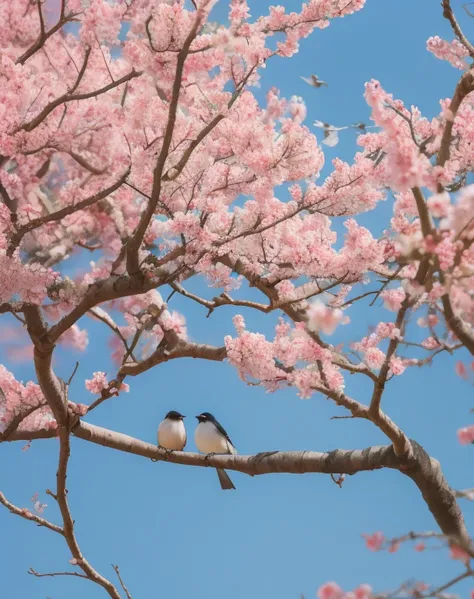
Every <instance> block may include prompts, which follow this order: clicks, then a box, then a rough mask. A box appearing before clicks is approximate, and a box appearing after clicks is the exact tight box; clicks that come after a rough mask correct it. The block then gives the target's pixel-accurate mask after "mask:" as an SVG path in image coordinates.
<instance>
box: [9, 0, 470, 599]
mask: <svg viewBox="0 0 474 599" xmlns="http://www.w3.org/2000/svg"><path fill="white" fill-rule="evenodd" d="M226 4H227V3H226V2H223V1H221V3H220V7H218V8H217V10H216V17H217V18H220V17H222V16H223V15H224V14H225V11H224V10H223V8H224V7H225V5H226ZM269 4H270V3H269V2H267V0H265V1H263V0H255V1H253V2H250V6H251V12H252V15H253V16H257V15H258V14H260V13H261V12H264V10H265V7H266V6H267V5H269ZM284 4H286V5H287V6H288V7H289V8H293V5H296V2H290V1H287V2H284ZM298 4H299V3H298ZM461 5H462V2H461V1H460V0H456V1H453V7H454V8H455V9H456V10H458V13H459V14H460V16H461V17H462V14H461V12H462V8H461ZM461 21H462V22H463V24H464V25H465V27H466V33H467V34H468V35H469V33H471V31H472V30H473V25H474V21H472V20H469V19H461ZM431 35H440V36H441V37H445V38H447V39H451V38H452V36H451V32H450V30H449V27H448V25H447V24H446V23H445V21H444V20H443V19H442V15H441V8H440V6H439V2H433V1H432V0H417V1H416V2H414V1H413V0H385V1H384V2H376V1H375V0H368V1H367V6H366V8H365V9H364V10H362V11H361V12H359V13H357V14H356V15H353V16H350V17H346V18H344V19H340V20H336V21H333V22H332V24H331V26H330V27H329V28H328V29H326V30H324V31H316V32H315V33H314V34H313V35H312V36H311V37H310V38H309V39H308V40H305V41H303V43H302V44H301V49H300V52H299V54H298V55H296V56H295V57H294V58H292V59H290V60H279V59H277V60H273V61H270V62H269V64H268V67H267V69H266V70H265V71H264V72H263V78H262V84H261V90H259V91H257V95H258V96H259V97H260V98H262V97H263V96H264V94H265V93H266V92H267V90H268V88H269V87H271V86H274V85H276V86H277V87H279V88H280V90H281V92H282V95H285V96H287V97H289V96H291V95H293V94H296V95H302V96H304V97H305V99H306V101H307V105H308V120H307V123H308V125H310V124H311V123H312V121H313V120H314V119H315V118H318V119H321V120H326V121H329V122H331V123H334V124H336V125H343V124H348V123H352V122H354V121H358V120H365V119H367V118H368V116H369V111H368V108H367V106H366V104H365V101H364V99H363V91H364V83H365V82H366V81H368V80H370V79H371V78H376V79H378V80H379V81H380V82H381V83H382V85H383V86H384V87H385V89H387V90H388V91H390V92H391V93H393V94H394V96H395V97H399V98H401V99H403V100H404V101H405V103H406V104H407V105H410V104H415V105H417V106H418V107H420V108H421V110H422V111H423V112H424V113H425V114H426V115H427V116H433V115H434V114H435V113H437V112H438V108H439V104H438V100H439V99H440V98H445V97H448V96H451V95H452V91H453V89H454V86H455V83H456V80H457V77H458V76H459V73H458V72H456V70H455V69H453V68H452V67H450V66H449V65H448V64H447V63H443V62H440V61H438V60H437V59H435V58H434V57H433V56H432V55H431V54H429V53H428V52H427V51H426V49H425V44H426V40H427V38H428V37H430V36H431ZM312 72H315V73H316V74H318V75H319V76H320V77H321V78H322V79H324V80H326V81H328V83H329V88H327V89H326V88H322V89H320V90H314V89H312V88H310V87H309V86H307V85H306V84H305V83H304V82H303V81H302V80H301V79H300V77H299V76H300V75H309V74H310V73H312ZM345 133H346V135H344V136H343V137H342V141H341V143H340V144H339V146H337V147H336V148H326V147H325V146H323V148H324V151H325V154H326V163H327V167H326V168H325V171H324V172H325V173H327V172H329V169H330V161H331V159H332V158H334V157H336V156H340V157H342V158H344V159H346V160H350V158H351V156H352V155H353V153H354V150H355V139H356V135H355V133H354V132H352V131H347V132H345ZM391 208H392V202H391V201H390V200H387V202H385V203H384V204H383V205H381V206H380V208H379V209H377V210H376V211H375V212H374V213H370V214H367V215H363V216H362V217H361V218H360V219H358V220H359V222H362V223H363V224H364V225H366V226H370V227H371V228H373V229H375V230H376V231H379V230H381V229H383V228H384V226H385V222H386V217H387V215H388V214H389V213H390V211H391ZM337 229H338V230H341V229H340V224H338V225H337ZM71 265H72V267H74V262H71ZM189 288H190V289H199V290H201V289H202V285H200V284H199V283H192V284H190V285H189ZM163 294H164V295H165V297H166V296H167V295H168V294H167V293H166V292H163ZM170 308H172V309H177V310H180V311H182V312H183V313H184V314H185V315H186V318H187V321H188V330H189V332H190V335H191V337H192V338H193V339H194V340H199V341H202V342H209V343H214V344H221V343H222V339H223V336H224V335H226V334H232V333H233V327H232V323H231V317H232V315H233V314H234V313H235V312H234V311H233V310H232V309H231V308H230V307H223V308H220V309H219V310H216V311H215V312H214V314H213V315H212V317H211V318H210V319H206V317H205V316H206V311H205V309H204V308H202V309H201V307H199V306H196V305H194V304H192V303H190V302H188V301H186V300H184V298H177V297H176V296H174V297H173V299H172V300H171V302H170ZM242 313H243V314H244V316H245V318H246V321H247V323H248V326H249V328H251V329H252V330H259V331H262V332H265V333H267V334H269V335H271V334H272V330H273V326H274V322H275V319H274V317H267V318H266V317H263V316H262V315H261V314H253V313H251V312H248V311H243V312H242ZM380 314H381V312H380V311H379V310H378V309H371V310H368V309H367V308H366V307H364V306H361V307H360V308H357V310H355V311H354V312H353V314H352V320H353V322H352V324H351V325H349V327H350V328H349V327H346V328H345V331H344V335H345V336H346V337H349V336H351V337H360V336H362V335H363V334H364V333H365V331H366V330H367V327H368V326H370V325H374V324H376V323H377V320H378V318H379V317H380ZM354 316H355V318H354ZM88 328H89V330H90V332H91V339H93V342H92V343H91V344H90V346H89V349H88V351H87V352H86V353H85V354H84V355H81V356H78V355H76V354H74V353H72V352H69V351H66V350H64V349H62V348H59V349H58V351H57V354H58V355H57V361H56V369H57V372H58V374H59V375H60V376H62V377H63V378H67V377H68V375H69V373H70V372H71V371H72V368H73V366H74V362H75V360H76V359H79V360H80V367H79V371H78V373H77V375H76V377H75V380H74V382H73V386H72V389H71V398H72V399H73V400H74V401H77V402H84V403H90V401H91V399H92V396H91V395H90V394H89V393H88V392H87V391H86V390H85V388H84V382H83V381H84V379H85V378H89V377H90V376H91V374H92V372H93V371H95V370H104V371H107V372H108V373H109V374H113V372H114V369H113V367H112V365H111V363H110V360H109V358H108V354H109V349H108V346H107V340H108V333H107V331H105V330H104V328H103V327H102V326H100V323H89V324H88ZM0 358H1V359H2V361H3V362H4V363H5V364H7V366H9V367H10V368H11V369H12V370H13V371H14V372H15V374H16V375H17V377H18V378H19V379H22V380H25V381H26V380H28V379H31V378H33V379H34V374H33V371H32V368H31V365H29V364H26V365H18V364H11V363H10V362H9V360H8V356H7V354H6V352H5V348H3V349H2V354H1V355H0ZM454 362H455V360H454V359H453V358H443V359H441V360H439V361H438V362H437V363H436V365H435V366H434V367H432V368H428V369H424V370H413V371H409V372H407V374H406V375H404V376H402V377H399V378H395V379H394V380H393V381H392V382H391V383H390V384H389V385H388V389H387V392H386V395H385V398H384V404H383V405H384V407H385V409H386V411H387V412H388V413H389V415H390V416H391V417H392V418H393V419H394V420H395V421H396V422H397V423H398V424H399V425H401V426H402V428H404V430H405V431H406V432H407V434H408V435H409V436H410V437H413V438H415V439H417V440H418V441H419V442H420V443H421V444H422V445H424V446H425V448H426V449H427V450H428V451H429V452H430V453H431V454H432V455H433V456H434V457H435V458H437V459H438V460H440V462H441V464H442V465H443V468H444V472H445V474H446V476H447V478H448V480H449V482H450V484H451V485H452V486H453V487H455V488H464V487H468V486H472V479H471V478H470V477H469V476H468V475H466V473H468V472H472V457H473V456H472V449H471V448H470V447H467V448H466V447H461V446H460V445H459V444H458V443H457V440H456V430H457V429H458V428H459V427H461V426H463V425H465V424H467V423H469V421H470V418H471V417H470V415H469V409H470V408H471V407H472V403H471V402H469V396H470V395H471V396H472V388H471V387H469V386H468V385H467V384H466V383H463V382H462V381H461V380H460V379H459V378H457V377H456V376H455V375H454ZM129 382H130V384H131V390H130V393H129V394H124V395H122V396H121V397H120V398H118V399H114V400H111V401H109V402H108V403H105V404H103V405H102V406H101V407H100V408H98V409H97V410H96V411H95V412H94V413H93V414H92V415H91V416H90V417H89V418H88V420H90V422H93V423H95V424H98V425H102V426H106V427H108V428H111V429H114V430H117V431H120V432H124V433H127V434H129V435H132V436H135V437H138V438H140V439H143V440H145V441H148V442H151V443H154V442H155V439H156V427H157V424H158V422H159V421H160V420H161V418H162V417H163V415H164V414H165V413H166V412H167V411H168V410H170V409H177V410H180V411H181V412H183V413H184V414H186V415H188V416H189V418H188V419H187V421H186V423H187V425H188V427H189V438H190V442H189V445H188V448H189V449H190V450H194V442H193V429H194V425H195V424H194V422H195V421H194V419H193V416H194V415H195V414H198V413H200V412H201V411H204V410H207V411H210V412H212V413H214V414H215V415H216V417H217V418H218V419H219V420H220V421H221V422H222V423H223V424H224V426H225V427H226V428H227V430H228V432H229V434H230V436H231V438H232V439H233V441H234V443H235V445H236V446H237V448H238V450H239V451H240V452H241V453H254V452H258V451H266V450H274V449H279V450H298V449H312V450H317V451H325V450H331V449H334V448H337V447H340V448H347V449H352V448H363V447H366V446H368V445H371V444H384V443H385V439H384V437H383V436H382V434H381V433H380V432H379V431H378V430H377V429H375V428H374V427H373V426H372V425H370V424H369V423H367V422H358V421H353V420H330V417H331V416H333V415H337V414H342V413H343V412H342V411H341V409H340V408H337V407H335V406H334V405H333V404H332V403H331V402H329V401H328V400H326V399H324V398H322V397H320V396H315V397H313V398H312V399H310V400H304V401H302V400H300V399H299V398H298V397H297V396H296V393H295V391H294V390H291V389H290V390H284V391H280V392H278V393H276V394H272V395H269V394H266V393H265V392H264V391H263V390H261V389H258V388H253V387H247V386H245V385H244V384H243V383H241V382H240V380H239V379H238V377H237V374H236V372H235V371H234V370H233V369H232V368H231V367H230V366H229V365H227V364H213V363H206V362H197V361H193V360H186V361H184V360H181V361H176V362H172V363H169V364H164V365H161V366H160V367H158V368H155V369H154V370H152V371H150V372H147V373H145V374H144V375H141V376H140V377H138V378H136V379H131V380H130V381H129ZM348 390H349V392H350V393H351V394H352V395H353V396H354V397H356V398H357V399H359V400H361V401H367V399H368V397H369V395H368V394H369V388H368V386H367V384H366V383H365V381H363V380H359V378H358V377H351V378H350V380H349V381H348ZM22 445H23V444H22V443H16V444H5V445H3V446H2V447H1V456H2V457H1V459H0V481H1V484H0V488H1V490H2V491H3V492H4V493H5V494H6V496H7V497H8V498H9V499H11V500H12V501H13V502H14V503H16V504H18V505H20V506H29V505H30V504H29V498H30V497H31V496H32V495H33V494H34V493H35V492H39V493H40V498H41V499H42V500H43V501H45V502H46V503H48V504H49V507H48V508H47V510H46V517H48V518H49V519H51V520H52V521H55V522H59V517H58V513H57V509H56V507H55V506H54V505H53V501H52V500H51V498H50V497H47V496H45V494H44V491H45V489H47V488H48V487H50V488H54V486H55V471H56V465H57V449H58V444H57V442H56V441H55V440H48V441H37V442H34V443H33V444H32V447H31V449H30V450H29V451H27V452H22V451H20V449H21V447H22ZM232 478H233V480H234V482H235V484H236V486H237V490H236V491H235V492H232V493H230V492H229V493H223V492H221V491H220V489H219V487H218V482H217V477H216V475H215V472H214V471H213V470H212V469H206V470H204V469H193V468H187V467H184V466H179V465H172V464H165V463H159V464H158V463H152V462H151V461H150V460H145V459H143V458H139V457H137V456H130V455H126V454H122V453H118V452H114V451H112V450H109V449H106V448H102V447H99V446H95V445H92V444H88V443H86V442H84V441H81V440H80V439H73V440H72V453H71V461H70V469H69V477H68V489H69V500H70V504H71V509H72V513H73V516H74V518H75V521H76V527H77V537H78V540H79V543H80V545H81V547H82V549H83V552H84V554H85V555H86V557H87V558H88V559H89V560H90V561H91V563H92V564H93V565H94V566H95V567H96V568H97V569H98V570H99V571H100V572H101V573H103V574H104V575H106V576H108V577H111V578H112V579H114V573H113V571H112V569H111V566H110V564H112V563H114V564H118V565H119V567H120V568H121V572H122V575H123V577H124V579H125V581H126V584H127V585H128V586H129V588H130V590H131V592H132V594H133V596H134V598H135V599H140V598H145V597H146V598H147V599H149V598H152V597H166V598H167V599H182V598H184V597H190V596H192V597H195V598H197V599H222V598H223V597H224V598H225V599H241V598H243V597H246V598H253V597H259V598H264V599H266V598H268V599H270V598H271V599H291V598H298V597H299V595H300V593H302V592H303V593H305V595H306V596H307V597H314V593H315V591H316V590H317V588H318V587H319V585H321V584H322V583H324V582H326V581H328V580H335V581H337V582H338V583H339V584H340V585H341V586H342V587H343V588H344V589H345V590H351V589H353V588H354V587H356V586H357V585H359V584H360V583H363V582H368V583H370V584H371V585H372V586H373V588H374V589H375V590H376V591H388V590H391V589H394V588H396V587H398V585H399V584H400V583H401V582H403V581H405V580H407V579H412V578H416V579H418V580H424V581H425V582H428V583H433V584H438V583H439V584H441V583H443V582H445V581H446V580H448V579H449V578H450V577H452V576H455V575H456V574H457V573H459V572H460V571H461V567H460V565H459V564H458V563H456V562H453V561H451V560H450V559H449V557H448V555H447V551H445V550H441V551H427V552H425V553H422V554H419V553H416V552H415V551H414V550H413V549H412V548H411V547H409V546H408V545H407V546H405V547H402V549H400V551H399V552H398V553H397V554H395V555H390V554H388V553H385V552H384V553H376V554H373V553H370V552H369V551H367V550H366V549H365V547H364V543H363V540H362V539H361V536H360V535H361V533H364V532H365V533H371V532H374V531H377V530H382V531H384V533H385V534H386V535H388V536H396V535H401V534H403V533H405V532H407V531H409V530H415V531H417V530H418V531H419V530H430V529H436V524H435V522H434V520H433V518H432V516H431V514H430V513H429V511H428V509H427V507H426V505H425V504H424V502H423V501H422V498H421V496H420V494H419V492H418V490H417V488H416V487H415V486H414V484H413V483H412V482H411V481H410V480H409V479H408V478H405V477H403V476H401V475H400V474H399V473H396V472H392V471H378V472H374V473H362V474H357V475H355V476H353V477H348V478H347V480H346V482H345V484H344V486H343V488H342V489H340V488H338V487H337V486H336V485H335V484H334V483H333V482H332V481H331V479H330V478H329V477H326V476H323V475H304V476H295V475H270V476H264V477H255V478H250V477H248V476H245V475H242V474H239V473H233V475H232ZM462 506H463V508H464V513H465V516H466V519H467V523H468V526H472V525H473V524H474V521H473V516H474V512H473V507H472V506H471V505H470V504H469V503H466V502H464V503H463V504H462ZM0 530H1V531H2V542H1V543H0V579H1V581H2V584H1V587H2V591H3V593H2V594H3V595H4V596H5V597H6V598H8V599H26V598H28V599H43V598H46V597H50V598H51V599H63V598H66V597H67V598H68V599H83V597H84V596H87V597H88V599H96V598H97V599H99V598H100V597H105V596H106V595H105V593H104V591H103V590H102V589H101V588H99V587H96V586H95V585H93V584H91V583H89V582H88V581H82V580H75V579H71V578H55V579H50V578H46V579H41V580H40V579H36V578H33V577H31V576H28V575H27V574H26V571H27V569H28V567H29V566H32V567H33V568H35V569H36V570H38V571H40V572H51V571H64V570H68V569H70V566H69V564H68V560H69V558H70V555H69V554H68V551H67V548H66V546H65V543H64V542H63V541H62V539H61V538H60V537H59V536H57V535H55V534H54V533H52V532H50V531H47V530H43V529H41V528H37V527H36V526H34V525H32V524H31V523H30V522H27V521H24V520H22V519H20V518H17V517H15V516H12V515H10V514H9V513H8V511H7V510H5V509H0ZM456 590H457V591H458V592H460V593H461V595H462V596H467V593H468V591H470V590H471V585H470V584H466V585H464V586H463V584H460V585H459V586H458V587H457V589H456Z"/></svg>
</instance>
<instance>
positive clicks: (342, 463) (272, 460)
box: [9, 421, 470, 548]
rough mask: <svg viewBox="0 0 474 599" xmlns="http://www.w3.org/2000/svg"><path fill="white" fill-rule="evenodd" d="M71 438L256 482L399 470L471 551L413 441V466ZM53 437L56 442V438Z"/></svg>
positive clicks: (96, 430) (355, 453)
mask: <svg viewBox="0 0 474 599" xmlns="http://www.w3.org/2000/svg"><path fill="white" fill-rule="evenodd" d="M72 434H73V435H75V436H76V437H79V438H80V439H83V440H85V441H90V442H91V443H96V444H97V445H102V446H104V447H109V448H111V449H116V450H118V451H124V452H127V453H133V454H134V455H139V456H142V457H146V458H151V459H154V460H157V461H169V462H173V463H175V464H181V465H185V466H197V467H206V466H211V467H214V468H224V469H226V470H234V471H237V472H242V473H244V474H249V475H251V476H256V475H260V474H271V473H288V474H304V473H310V472H312V473H324V474H331V473H332V474H355V473H357V472H363V471H369V470H377V469H380V468H390V469H394V470H399V471H400V472H401V473H402V474H404V475H406V476H408V477H409V478H411V479H412V480H413V481H414V483H415V484H416V486H417V487H418V488H419V490H420V492H421V493H422V495H423V498H424V500H425V502H426V504H427V506H428V508H429V510H430V511H431V513H432V514H433V516H434V518H435V520H436V522H437V523H438V525H439V527H440V529H441V531H442V532H443V533H444V534H445V535H446V536H448V537H451V538H453V539H454V540H455V541H456V543H457V544H458V545H460V546H462V547H463V548H469V547H470V544H469V543H470V541H469V536H468V533H467V530H466V527H465V524H464V519H463V516H462V513H461V510H460V509H459V506H458V505H457V503H456V497H455V493H454V492H453V490H452V489H451V487H450V486H449V485H448V483H447V481H446V479H445V478H444V476H443V473H442V471H441V467H440V464H439V462H438V461H437V460H435V459H433V458H431V457H430V456H429V455H428V454H427V453H426V451H425V450H424V449H423V447H421V446H420V445H419V444H418V443H417V442H416V441H414V440H410V444H411V446H412V447H413V452H412V454H413V455H412V456H411V458H410V459H409V461H408V462H407V461H406V460H405V459H400V458H398V457H397V456H396V455H395V452H394V449H393V447H392V445H387V446H378V447H369V448H367V449H363V450H342V449H337V450H334V451H331V452H329V453H320V452H315V451H294V452H280V451H269V452H262V453H259V454H256V455H247V456H246V455H232V456H230V455H214V456H210V457H208V458H207V460H206V456H204V455H201V454H197V453H188V452H172V453H171V454H168V453H166V452H165V451H164V450H162V449H159V448H158V447H156V446H154V445H151V444H150V443H145V442H144V441H141V440H139V439H135V438H133V437H130V436H128V435H124V434H122V433H118V432H115V431H111V430H108V429H105V428H102V427H99V426H95V425H93V424H89V423H86V422H83V421H80V422H79V423H78V424H77V425H76V426H75V428H74V429H73V431H72ZM50 436H54V433H53V434H50ZM30 437H31V435H30ZM30 437H28V436H27V433H24V432H23V433H21V437H20V436H17V435H13V436H12V437H11V438H10V439H9V440H11V441H13V440H16V439H22V440H27V439H28V438H30Z"/></svg>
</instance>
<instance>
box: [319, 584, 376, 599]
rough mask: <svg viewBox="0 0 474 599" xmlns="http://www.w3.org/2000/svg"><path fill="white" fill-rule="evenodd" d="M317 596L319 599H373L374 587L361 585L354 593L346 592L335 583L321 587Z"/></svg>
mask: <svg viewBox="0 0 474 599" xmlns="http://www.w3.org/2000/svg"><path fill="white" fill-rule="evenodd" d="M316 595H317V597H318V599H371V598H372V597H373V593H372V587H371V586H369V585H368V584H361V585H360V586H358V587H357V588H355V589H354V590H353V591H350V592H344V591H343V590H342V589H341V587H340V586H339V585H338V584H337V583H335V582H326V583H325V584H323V585H321V586H320V587H319V589H318V591H317V593H316Z"/></svg>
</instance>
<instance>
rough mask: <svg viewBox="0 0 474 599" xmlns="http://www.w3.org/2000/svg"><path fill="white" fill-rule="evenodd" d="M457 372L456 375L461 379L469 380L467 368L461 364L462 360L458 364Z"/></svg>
mask: <svg viewBox="0 0 474 599" xmlns="http://www.w3.org/2000/svg"><path fill="white" fill-rule="evenodd" d="M455 370H456V374H457V375H458V376H459V377H461V378H462V379H464V380H467V378H468V374H467V368H466V366H465V364H464V362H461V361H460V360H458V361H457V362H456V366H455Z"/></svg>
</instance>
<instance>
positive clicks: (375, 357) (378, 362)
mask: <svg viewBox="0 0 474 599" xmlns="http://www.w3.org/2000/svg"><path fill="white" fill-rule="evenodd" d="M364 361H365V363H366V364H367V366H368V367H369V368H374V369H378V368H381V367H382V365H383V363H384V362H385V354H384V353H383V351H382V350H380V349H378V347H369V348H368V349H367V351H366V352H365V356H364Z"/></svg>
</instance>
